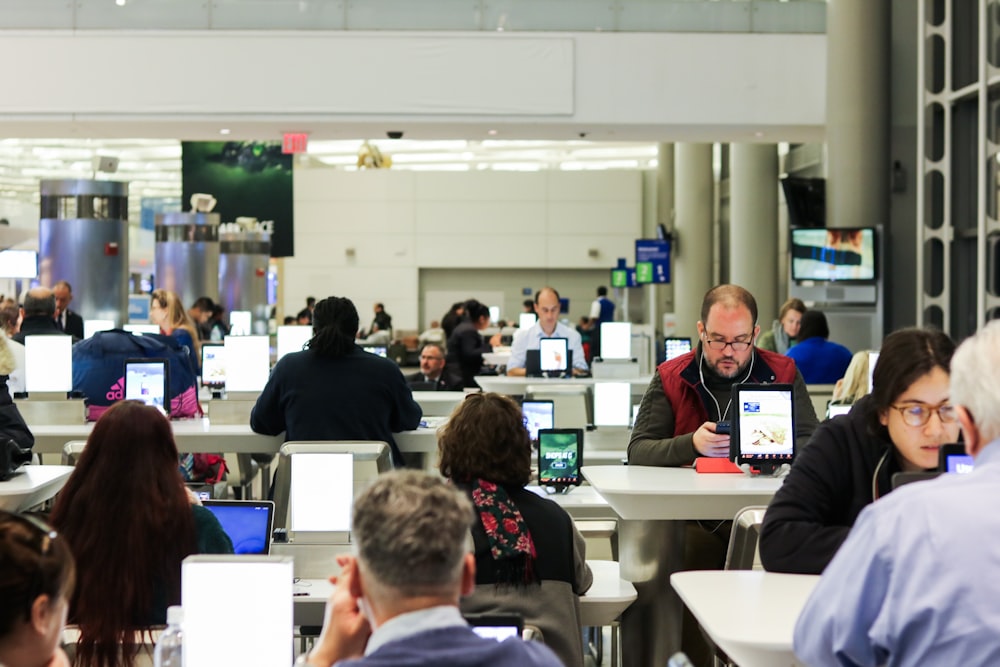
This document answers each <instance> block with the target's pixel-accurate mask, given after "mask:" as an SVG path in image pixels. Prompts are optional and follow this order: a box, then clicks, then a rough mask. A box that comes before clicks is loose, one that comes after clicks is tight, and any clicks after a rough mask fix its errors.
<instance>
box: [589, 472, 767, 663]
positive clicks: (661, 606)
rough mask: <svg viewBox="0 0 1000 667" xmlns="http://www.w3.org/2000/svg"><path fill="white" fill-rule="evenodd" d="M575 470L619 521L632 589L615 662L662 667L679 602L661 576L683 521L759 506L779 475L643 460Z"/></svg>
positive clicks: (679, 556)
mask: <svg viewBox="0 0 1000 667" xmlns="http://www.w3.org/2000/svg"><path fill="white" fill-rule="evenodd" d="M583 476H584V477H585V478H586V479H587V481H589V482H590V484H591V486H593V487H594V489H595V490H596V491H597V492H598V493H599V494H600V495H601V496H602V497H603V498H604V499H605V500H607V501H608V504H610V505H611V507H612V509H614V510H615V513H616V514H617V515H618V516H619V517H620V519H621V520H620V521H619V523H618V546H619V555H620V558H621V567H622V570H621V572H622V577H623V578H624V579H627V580H629V581H631V582H633V583H634V584H635V585H636V590H637V593H638V599H637V600H636V603H635V604H634V605H632V606H631V607H630V608H629V609H628V610H627V611H626V612H625V613H624V614H623V616H622V646H623V647H624V649H625V655H624V656H623V658H624V659H623V664H624V665H635V666H640V665H641V666H642V667H646V666H647V665H665V664H667V659H668V658H669V657H670V655H672V654H673V653H674V652H675V651H677V650H679V649H680V627H681V602H680V599H679V598H678V597H677V596H676V594H675V593H674V592H673V589H671V588H670V582H669V579H670V575H671V574H672V573H674V572H676V571H677V570H679V569H680V567H681V565H682V563H683V557H684V527H685V521H686V520H690V519H702V520H720V519H732V518H733V516H735V514H736V512H737V511H738V510H740V509H742V508H743V507H746V506H747V505H766V504H768V503H769V502H770V500H771V497H772V496H773V495H774V492H775V491H777V489H778V487H779V486H780V485H781V482H782V480H780V479H775V478H772V477H767V478H754V477H750V476H748V475H742V474H698V473H696V472H695V471H694V469H693V468H653V467H647V466H584V468H583Z"/></svg>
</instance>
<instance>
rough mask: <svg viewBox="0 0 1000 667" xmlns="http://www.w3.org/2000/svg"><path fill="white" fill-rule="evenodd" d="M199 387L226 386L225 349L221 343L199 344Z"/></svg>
mask: <svg viewBox="0 0 1000 667" xmlns="http://www.w3.org/2000/svg"><path fill="white" fill-rule="evenodd" d="M201 385H202V386H203V387H219V388H221V387H224V386H226V347H225V345H223V344H222V343H202V344H201Z"/></svg>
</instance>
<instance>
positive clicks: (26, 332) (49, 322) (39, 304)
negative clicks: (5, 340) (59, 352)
mask: <svg viewBox="0 0 1000 667" xmlns="http://www.w3.org/2000/svg"><path fill="white" fill-rule="evenodd" d="M55 316H56V299H55V297H54V296H53V295H52V290H50V289H49V288H48V287H32V288H31V289H30V290H28V293H27V294H25V296H24V307H23V308H21V330H20V331H18V332H17V333H16V334H14V336H13V338H14V340H16V341H17V342H18V343H21V344H22V345H23V344H24V337H25V336H69V335H70V334H68V333H66V332H65V331H62V330H60V329H59V326H58V325H57V324H56V320H55ZM76 340H78V339H74V342H75V341H76Z"/></svg>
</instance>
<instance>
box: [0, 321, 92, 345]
mask: <svg viewBox="0 0 1000 667" xmlns="http://www.w3.org/2000/svg"><path fill="white" fill-rule="evenodd" d="M69 335H71V334H69V333H66V332H64V331H60V330H59V325H57V324H56V321H55V320H54V319H53V318H51V317H49V316H47V315H32V316H31V317H26V318H24V321H23V322H21V330H20V331H18V332H17V333H16V334H14V335H13V336H11V339H12V340H16V341H17V342H18V343H21V344H22V345H24V337H25V336H69ZM77 340H79V338H75V337H74V338H73V342H76V341H77Z"/></svg>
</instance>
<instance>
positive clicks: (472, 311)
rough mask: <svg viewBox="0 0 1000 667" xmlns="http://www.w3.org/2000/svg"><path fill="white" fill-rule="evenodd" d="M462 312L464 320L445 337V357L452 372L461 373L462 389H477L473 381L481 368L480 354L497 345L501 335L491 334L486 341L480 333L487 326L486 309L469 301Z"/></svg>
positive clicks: (487, 314)
mask: <svg viewBox="0 0 1000 667" xmlns="http://www.w3.org/2000/svg"><path fill="white" fill-rule="evenodd" d="M463 311H464V312H465V316H466V319H464V320H462V321H461V322H459V323H458V325H456V326H455V330H454V331H452V332H451V337H449V338H448V357H447V358H448V363H449V364H451V367H452V368H453V369H454V370H455V372H458V373H460V374H461V377H462V386H463V387H469V388H478V387H479V385H478V384H476V379H475V378H476V375H478V374H479V373H480V371H482V369H483V354H484V353H486V352H492V351H493V346H495V345H499V344H500V334H499V333H496V334H494V335H493V336H492V337H491V338H490V340H489V341H488V342H487V341H484V340H483V336H482V334H480V333H479V332H480V331H482V330H483V329H485V328H486V327H488V326H489V325H490V309H489V307H487V306H484V305H483V304H481V303H480V302H478V301H476V300H475V299H470V300H469V301H466V302H465V305H464V307H463Z"/></svg>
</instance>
